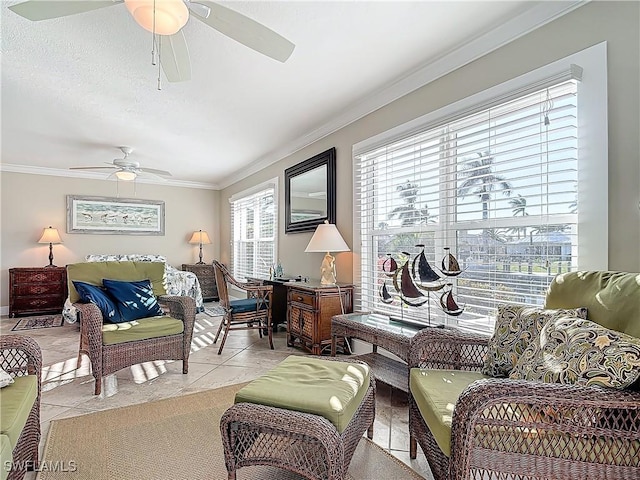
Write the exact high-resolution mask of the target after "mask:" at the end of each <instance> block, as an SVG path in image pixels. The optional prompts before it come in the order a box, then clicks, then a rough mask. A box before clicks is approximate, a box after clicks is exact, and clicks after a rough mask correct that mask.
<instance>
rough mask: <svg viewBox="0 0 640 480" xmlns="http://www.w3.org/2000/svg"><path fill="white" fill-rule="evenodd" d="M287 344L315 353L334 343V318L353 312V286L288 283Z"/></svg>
mask: <svg viewBox="0 0 640 480" xmlns="http://www.w3.org/2000/svg"><path fill="white" fill-rule="evenodd" d="M285 285H286V287H287V345H288V346H300V347H302V348H303V349H305V350H308V351H309V352H311V353H312V354H314V355H320V354H322V352H323V350H328V349H329V347H330V346H331V317H333V316H334V315H339V314H341V313H349V312H351V311H353V285H350V284H339V285H337V286H336V285H329V286H326V285H320V284H319V283H317V282H287V283H285Z"/></svg>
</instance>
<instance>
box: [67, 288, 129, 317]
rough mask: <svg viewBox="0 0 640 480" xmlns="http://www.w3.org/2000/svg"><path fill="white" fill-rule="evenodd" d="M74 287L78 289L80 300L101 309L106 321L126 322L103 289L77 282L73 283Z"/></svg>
mask: <svg viewBox="0 0 640 480" xmlns="http://www.w3.org/2000/svg"><path fill="white" fill-rule="evenodd" d="M73 286H74V287H76V291H77V292H78V295H80V300H82V301H83V302H84V303H93V304H95V305H96V306H97V307H98V308H99V309H100V311H101V312H102V317H103V318H104V320H105V321H108V322H112V323H120V322H126V320H125V319H124V318H122V315H121V314H120V310H119V309H118V307H117V305H116V304H115V302H114V301H113V300H112V299H111V297H109V294H108V293H107V292H106V291H105V290H104V289H103V288H102V287H98V286H97V285H91V284H90V283H85V282H76V281H74V282H73Z"/></svg>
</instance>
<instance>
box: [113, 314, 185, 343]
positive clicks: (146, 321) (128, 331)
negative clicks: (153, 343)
mask: <svg viewBox="0 0 640 480" xmlns="http://www.w3.org/2000/svg"><path fill="white" fill-rule="evenodd" d="M110 329H112V330H110ZM183 331H184V323H183V322H182V320H178V319H176V318H173V317H166V316H165V317H149V318H141V319H140V320H134V321H133V322H124V323H110V324H109V323H105V324H104V325H103V327H102V344H103V345H115V344H116V343H124V342H136V341H138V340H144V339H146V338H156V337H166V336H168V335H179V334H181V333H182V332H183Z"/></svg>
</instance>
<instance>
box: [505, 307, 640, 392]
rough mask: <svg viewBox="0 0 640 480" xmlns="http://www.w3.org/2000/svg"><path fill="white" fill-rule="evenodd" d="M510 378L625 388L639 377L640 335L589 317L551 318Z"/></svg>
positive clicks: (521, 358) (519, 361)
mask: <svg viewBox="0 0 640 480" xmlns="http://www.w3.org/2000/svg"><path fill="white" fill-rule="evenodd" d="M509 378H513V379H524V380H541V381H543V382H552V383H564V384H577V385H598V386H601V387H611V388H618V389H623V388H627V387H629V386H630V385H631V384H633V383H634V382H636V381H637V380H638V379H639V378H640V338H636V337H632V336H630V335H627V334H626V333H621V332H616V331H615V330H609V329H608V328H605V327H603V326H602V325H598V324H597V323H594V322H591V321H589V320H582V319H577V318H571V317H561V318H557V319H554V320H551V321H549V322H548V323H547V324H546V325H545V326H544V327H542V330H541V332H540V338H539V339H537V341H535V342H533V343H532V344H531V345H529V346H528V347H527V349H526V350H525V351H524V353H523V354H522V356H521V357H520V359H519V360H518V363H517V364H516V366H515V367H514V369H513V371H512V372H511V375H510V376H509Z"/></svg>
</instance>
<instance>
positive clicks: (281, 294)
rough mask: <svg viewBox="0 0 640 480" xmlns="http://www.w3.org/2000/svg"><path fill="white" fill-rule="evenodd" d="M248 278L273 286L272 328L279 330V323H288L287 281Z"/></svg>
mask: <svg viewBox="0 0 640 480" xmlns="http://www.w3.org/2000/svg"><path fill="white" fill-rule="evenodd" d="M247 280H249V281H252V282H259V283H262V284H263V285H271V286H273V293H272V294H271V328H272V330H273V331H274V332H276V331H278V325H285V327H286V324H287V287H286V285H287V282H283V281H280V280H271V279H265V278H255V277H249V278H247Z"/></svg>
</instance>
